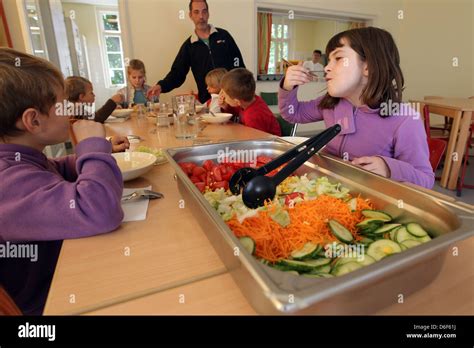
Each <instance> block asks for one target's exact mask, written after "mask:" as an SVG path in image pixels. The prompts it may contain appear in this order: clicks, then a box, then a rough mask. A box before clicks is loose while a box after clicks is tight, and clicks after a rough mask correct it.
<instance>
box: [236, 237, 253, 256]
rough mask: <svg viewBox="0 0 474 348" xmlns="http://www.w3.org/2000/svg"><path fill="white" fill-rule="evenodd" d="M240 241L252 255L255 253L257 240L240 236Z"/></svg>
mask: <svg viewBox="0 0 474 348" xmlns="http://www.w3.org/2000/svg"><path fill="white" fill-rule="evenodd" d="M239 241H240V243H241V244H242V245H243V247H244V248H245V250H247V251H248V252H249V253H250V254H251V255H253V254H254V253H255V241H254V240H253V239H252V238H250V237H240V238H239Z"/></svg>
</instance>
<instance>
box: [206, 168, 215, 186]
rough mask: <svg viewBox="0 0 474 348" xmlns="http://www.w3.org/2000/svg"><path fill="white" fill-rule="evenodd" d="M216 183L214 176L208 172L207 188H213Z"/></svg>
mask: <svg viewBox="0 0 474 348" xmlns="http://www.w3.org/2000/svg"><path fill="white" fill-rule="evenodd" d="M213 183H214V180H213V179H212V175H211V173H210V172H207V174H206V186H209V187H210V188H212V184H213Z"/></svg>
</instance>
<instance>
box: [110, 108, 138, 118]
mask: <svg viewBox="0 0 474 348" xmlns="http://www.w3.org/2000/svg"><path fill="white" fill-rule="evenodd" d="M132 112H133V109H115V110H114V111H113V112H112V116H114V117H117V118H122V117H127V116H130V114H131V113H132Z"/></svg>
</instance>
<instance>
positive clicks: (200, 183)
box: [194, 182, 206, 192]
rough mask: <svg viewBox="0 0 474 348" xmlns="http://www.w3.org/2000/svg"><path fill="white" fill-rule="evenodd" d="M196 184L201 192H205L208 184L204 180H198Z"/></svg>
mask: <svg viewBox="0 0 474 348" xmlns="http://www.w3.org/2000/svg"><path fill="white" fill-rule="evenodd" d="M194 185H196V187H197V188H198V190H199V191H201V192H204V190H205V189H206V184H205V183H203V182H196V183H194Z"/></svg>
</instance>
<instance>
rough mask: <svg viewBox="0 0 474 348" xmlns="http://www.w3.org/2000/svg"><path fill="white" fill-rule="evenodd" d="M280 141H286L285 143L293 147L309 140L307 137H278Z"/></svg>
mask: <svg viewBox="0 0 474 348" xmlns="http://www.w3.org/2000/svg"><path fill="white" fill-rule="evenodd" d="M280 139H283V140H286V141H287V142H289V143H292V144H295V145H299V144H301V143H303V142H305V141H306V140H308V139H309V138H307V137H280Z"/></svg>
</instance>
